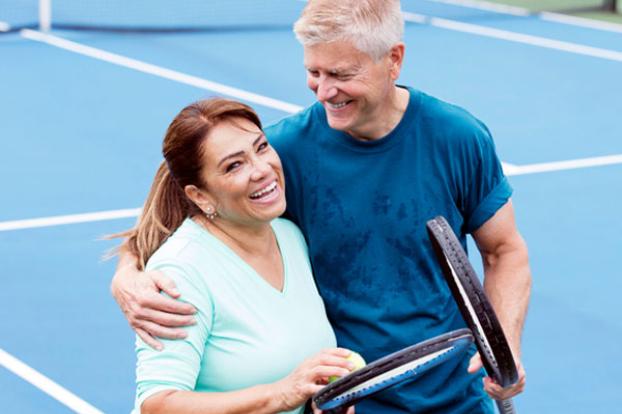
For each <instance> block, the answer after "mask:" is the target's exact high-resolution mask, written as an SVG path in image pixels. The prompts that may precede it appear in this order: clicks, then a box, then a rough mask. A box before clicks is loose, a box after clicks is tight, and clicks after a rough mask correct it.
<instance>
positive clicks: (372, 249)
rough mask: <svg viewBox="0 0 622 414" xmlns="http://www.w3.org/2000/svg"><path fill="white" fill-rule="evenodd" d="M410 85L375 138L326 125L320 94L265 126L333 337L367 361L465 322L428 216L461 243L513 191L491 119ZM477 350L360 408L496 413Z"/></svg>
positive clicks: (361, 412)
mask: <svg viewBox="0 0 622 414" xmlns="http://www.w3.org/2000/svg"><path fill="white" fill-rule="evenodd" d="M409 92H410V100H409V104H408V106H407V109H406V112H405V113H404V116H403V118H402V120H401V121H400V123H399V124H398V125H397V126H396V127H395V129H394V130H393V131H392V132H391V133H389V134H388V135H387V136H385V137H384V138H382V139H379V140H374V141H361V140H357V139H354V138H352V137H351V136H349V135H348V134H346V133H343V132H341V131H337V130H334V129H331V128H330V127H329V126H328V123H327V120H326V114H325V111H324V108H323V107H322V106H321V105H320V104H319V103H316V104H314V105H312V106H311V107H309V108H307V109H306V110H304V111H302V112H300V113H298V114H296V115H293V116H290V117H288V118H285V119H283V120H282V121H280V122H279V123H277V124H275V125H273V126H270V127H268V128H266V134H267V136H268V138H269V140H270V142H271V143H272V145H273V146H274V147H275V148H276V150H277V151H278V153H279V154H280V156H281V159H282V161H283V165H284V168H285V173H286V189H287V213H288V216H289V217H290V218H291V219H293V220H294V221H295V222H296V223H297V224H298V225H299V226H300V228H301V229H302V232H303V234H304V235H305V237H306V239H307V242H308V244H309V253H310V258H311V263H312V266H313V270H314V274H315V278H316V283H317V285H318V289H319V291H320V294H321V296H322V298H323V299H324V302H325V304H326V310H327V313H328V317H329V320H330V322H331V324H332V325H333V329H334V330H335V334H336V336H337V343H338V344H339V346H343V347H346V348H349V349H352V350H355V351H357V352H360V353H361V354H362V355H363V356H364V358H365V359H366V360H367V361H373V360H375V359H378V358H380V357H382V356H385V355H387V354H388V353H391V352H394V351H397V350H399V349H401V348H403V347H405V346H409V345H412V344H415V343H417V342H420V341H422V340H425V339H428V338H430V337H432V336H436V335H439V334H442V333H445V332H448V331H451V330H454V329H457V328H461V327H464V326H465V325H464V322H463V320H462V318H461V316H460V313H459V311H458V308H457V306H456V304H455V302H454V300H453V298H452V296H451V294H450V291H449V289H448V287H447V285H446V283H445V281H444V279H443V277H442V274H441V270H440V268H439V266H438V263H437V261H436V258H435V256H434V253H433V250H432V246H431V244H430V242H429V239H428V236H427V233H426V227H425V223H426V221H427V220H429V219H431V218H433V217H435V216H437V215H442V216H444V217H445V218H446V219H447V220H448V222H449V223H450V224H451V226H452V227H453V229H454V230H455V232H456V234H457V235H458V236H459V238H460V240H461V242H462V244H463V246H464V247H465V248H466V234H467V233H469V232H472V231H474V230H476V229H477V228H479V227H480V226H481V225H482V224H483V223H484V222H486V220H488V219H489V218H490V217H492V215H494V213H495V212H496V211H497V210H498V209H499V208H500V207H502V206H503V205H504V204H505V203H506V202H507V201H508V199H509V197H510V195H511V192H512V189H511V187H510V185H509V184H508V182H507V179H506V178H505V177H504V175H503V171H502V169H501V163H500V161H499V159H498V158H497V156H496V153H495V148H494V144H493V141H492V138H491V135H490V133H489V131H488V129H487V128H486V127H485V126H484V124H482V123H481V122H480V121H478V120H477V119H475V118H474V117H473V116H472V115H470V114H469V113H468V112H466V111H465V110H463V109H461V108H459V107H457V106H454V105H450V104H448V103H445V102H442V101H440V100H438V99H435V98H433V97H431V96H429V95H426V94H424V93H422V92H419V91H416V90H414V89H409ZM473 352H474V350H473ZM470 355H471V354H469V355H468V356H466V357H465V358H463V359H457V360H453V361H450V362H448V363H446V364H444V365H442V366H441V367H439V368H437V369H435V370H434V371H432V372H430V373H428V374H426V375H425V376H423V377H421V378H420V379H419V380H417V381H415V382H413V383H409V384H404V385H402V386H398V387H394V388H392V389H390V390H387V391H385V392H382V393H380V394H378V395H376V396H374V397H372V398H370V399H367V400H365V401H363V402H361V403H360V404H358V405H357V414H377V413H382V414H392V413H406V412H408V413H428V412H434V413H439V412H443V413H452V414H460V413H488V412H492V404H491V402H490V399H489V398H488V397H487V396H486V394H485V393H484V391H483V389H482V384H481V377H482V376H483V373H480V374H479V375H469V374H468V373H467V372H466V367H467V365H468V359H469V357H470Z"/></svg>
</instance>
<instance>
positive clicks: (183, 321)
mask: <svg viewBox="0 0 622 414" xmlns="http://www.w3.org/2000/svg"><path fill="white" fill-rule="evenodd" d="M139 313H140V317H141V319H143V320H147V321H151V322H155V323H156V324H158V325H162V326H165V327H169V328H176V327H182V326H188V325H194V324H195V323H196V320H195V319H194V317H193V316H188V315H177V314H174V313H166V312H160V311H157V310H153V309H142V311H140V312H139Z"/></svg>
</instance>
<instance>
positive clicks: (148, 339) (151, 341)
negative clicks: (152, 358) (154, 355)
mask: <svg viewBox="0 0 622 414" xmlns="http://www.w3.org/2000/svg"><path fill="white" fill-rule="evenodd" d="M135 331H136V334H137V335H138V336H139V337H140V339H142V340H143V342H145V343H146V344H147V345H149V346H150V347H152V348H153V349H155V350H156V351H161V350H162V349H163V348H164V347H163V346H162V343H161V342H160V341H158V340H157V339H155V338H154V337H153V336H151V335H149V334H148V333H147V332H145V331H143V330H142V329H140V328H136V329H135Z"/></svg>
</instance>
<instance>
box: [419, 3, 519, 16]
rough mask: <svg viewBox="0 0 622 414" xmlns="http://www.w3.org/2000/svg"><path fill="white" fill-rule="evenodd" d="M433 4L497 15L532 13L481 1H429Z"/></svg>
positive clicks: (514, 7)
mask: <svg viewBox="0 0 622 414" xmlns="http://www.w3.org/2000/svg"><path fill="white" fill-rule="evenodd" d="M427 1H429V2H432V3H443V4H450V5H452V6H459V7H468V8H470V9H478V10H486V11H491V12H495V13H503V14H511V15H513V16H529V15H530V14H531V12H530V11H529V10H527V9H525V8H523V7H517V6H508V5H506V4H498V3H491V2H488V1H479V0H427Z"/></svg>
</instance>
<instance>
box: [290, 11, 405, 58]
mask: <svg viewBox="0 0 622 414" xmlns="http://www.w3.org/2000/svg"><path fill="white" fill-rule="evenodd" d="M294 33H296V38H297V39H298V41H299V42H300V43H301V44H302V45H303V46H313V45H315V44H318V43H329V42H335V41H348V42H352V43H353V44H354V46H355V47H356V48H357V49H358V50H360V51H361V52H363V53H366V54H368V55H369V56H370V57H371V58H372V59H373V60H374V61H378V60H379V59H380V58H381V57H383V56H384V55H386V54H387V53H388V52H389V50H391V48H392V47H393V46H394V45H395V44H397V43H399V42H401V41H402V37H403V35H404V18H403V16H402V12H401V10H400V2H399V0H309V1H308V3H307V5H306V6H305V9H304V10H303V12H302V15H301V16H300V18H299V19H298V21H297V22H296V23H295V24H294Z"/></svg>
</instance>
